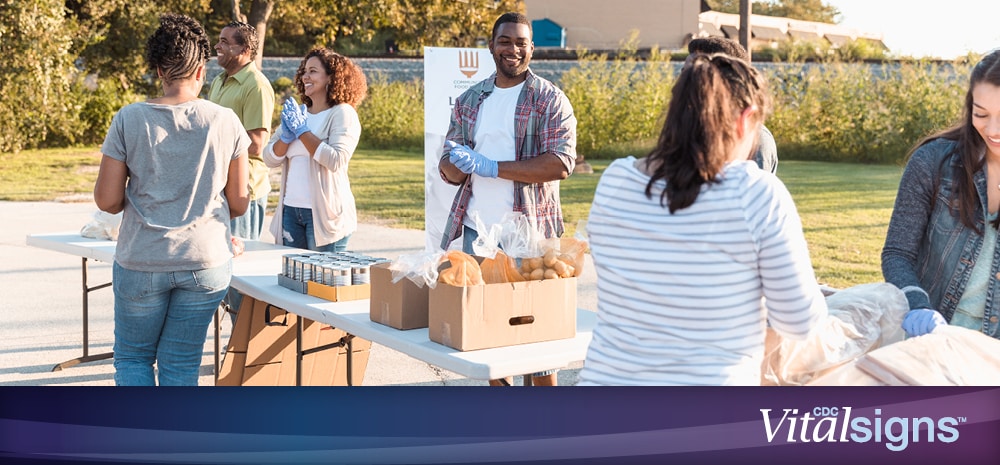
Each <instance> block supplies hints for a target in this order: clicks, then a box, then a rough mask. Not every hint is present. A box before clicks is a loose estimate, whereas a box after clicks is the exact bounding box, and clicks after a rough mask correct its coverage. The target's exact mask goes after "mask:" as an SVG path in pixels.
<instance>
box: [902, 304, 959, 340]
mask: <svg viewBox="0 0 1000 465" xmlns="http://www.w3.org/2000/svg"><path fill="white" fill-rule="evenodd" d="M946 324H948V322H947V321H945V320H944V317H943V316H941V314H940V313H938V312H937V310H932V309H930V308H915V309H913V310H910V311H909V312H906V315H905V316H904V317H903V325H902V326H903V331H906V335H907V336H909V337H917V336H923V335H924V334H927V333H929V332H931V331H934V328H936V327H937V325H946Z"/></svg>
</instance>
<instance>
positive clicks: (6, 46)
mask: <svg viewBox="0 0 1000 465" xmlns="http://www.w3.org/2000/svg"><path fill="white" fill-rule="evenodd" d="M64 6H65V5H64V3H63V2H59V1H55V0H24V1H19V2H5V3H4V6H3V7H0V57H3V58H2V59H0V113H2V114H3V115H4V118H0V152H14V153H17V152H18V151H20V150H21V149H23V148H32V147H37V146H38V144H40V143H41V142H42V141H44V140H45V137H46V135H47V134H48V132H49V130H50V129H51V128H54V127H55V128H58V127H61V126H62V125H64V124H72V119H71V118H67V115H69V114H72V110H71V109H70V108H68V107H70V105H71V103H70V102H69V98H68V97H67V94H68V92H69V87H70V83H69V80H70V76H71V75H72V72H73V62H72V60H73V58H72V56H71V54H70V53H69V52H70V46H71V42H72V34H73V31H72V28H71V27H70V26H69V25H67V22H66V21H65V20H64V18H63V16H64V11H63V9H64Z"/></svg>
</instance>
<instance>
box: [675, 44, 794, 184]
mask: <svg viewBox="0 0 1000 465" xmlns="http://www.w3.org/2000/svg"><path fill="white" fill-rule="evenodd" d="M688 53H709V54H711V53H725V54H726V55H729V56H732V57H736V58H739V59H741V60H743V61H745V62H747V63H750V54H748V53H747V51H746V49H745V48H743V46H742V45H740V43H739V42H737V41H735V40H732V39H726V38H724V37H699V38H696V39H691V41H690V42H688ZM750 159H751V160H753V161H754V162H755V163H757V166H759V167H760V169H762V170H764V171H767V172H770V173H777V172H778V147H777V146H776V145H775V143H774V136H773V135H772V134H771V131H770V130H768V129H767V127H766V126H764V125H763V124H762V125H760V134H759V135H758V138H757V146H756V148H755V149H754V150H753V152H752V153H751V156H750Z"/></svg>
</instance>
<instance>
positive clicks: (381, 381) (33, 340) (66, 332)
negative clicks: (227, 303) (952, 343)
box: [0, 202, 597, 386]
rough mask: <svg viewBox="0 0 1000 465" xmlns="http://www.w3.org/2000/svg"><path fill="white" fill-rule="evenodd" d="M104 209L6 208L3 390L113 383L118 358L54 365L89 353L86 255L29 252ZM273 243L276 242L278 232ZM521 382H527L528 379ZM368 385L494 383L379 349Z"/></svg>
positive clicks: (373, 236)
mask: <svg viewBox="0 0 1000 465" xmlns="http://www.w3.org/2000/svg"><path fill="white" fill-rule="evenodd" d="M96 211H97V207H95V206H94V205H93V203H91V202H79V203H72V202H70V203H62V202H0V224H2V225H3V228H2V229H0V318H2V322H0V385H7V386H14V385H21V386H49V385H64V386H112V385H114V377H113V376H114V367H113V365H112V360H111V359H106V360H101V361H97V362H91V363H86V364H80V365H77V366H74V367H70V368H67V369H64V370H61V371H57V372H53V371H52V368H53V367H54V366H55V365H56V364H58V363H61V362H64V361H67V360H70V359H73V358H76V357H79V356H81V355H82V353H83V352H82V342H83V331H82V301H81V293H82V284H81V281H82V276H81V272H80V264H81V260H80V258H79V257H74V256H70V255H67V254H63V253H59V252H52V251H48V250H43V249H38V248H34V247H29V246H27V245H26V244H25V238H26V237H27V236H28V235H30V234H45V233H59V232H76V231H79V230H80V228H82V227H83V225H85V224H86V223H87V222H88V221H89V220H90V218H91V215H93V213H94V212H96ZM266 229H267V228H266V227H265V230H266ZM264 240H267V241H271V240H272V238H271V236H270V235H266V237H265V238H264ZM425 243H426V242H425V238H424V232H423V231H420V230H412V229H395V228H388V227H384V226H377V225H373V224H362V225H359V228H358V231H357V232H356V233H354V235H353V236H352V237H351V240H350V242H349V244H348V248H349V249H350V250H354V251H359V252H364V253H367V254H369V255H374V256H381V257H386V258H390V259H395V258H396V257H398V256H399V255H401V254H408V253H414V252H418V251H420V250H422V249H423V247H424V244H425ZM88 264H89V267H88V273H89V276H88V281H89V285H90V286H91V287H93V286H95V285H98V284H102V283H106V282H109V281H110V279H111V266H110V264H107V263H100V262H94V261H88ZM578 303H579V306H580V307H581V308H584V309H588V310H594V311H596V309H597V291H596V274H595V272H594V268H593V263H592V262H590V261H589V255H588V263H587V268H586V269H585V271H584V273H583V276H581V278H580V283H579V294H578ZM89 326H90V330H89V347H90V351H89V352H90V354H91V355H94V354H99V353H104V352H110V351H111V349H112V346H113V344H114V320H113V298H112V292H111V289H110V288H107V289H102V290H98V291H95V292H92V293H91V298H90V318H89ZM230 329H231V328H230V326H229V321H228V319H224V322H223V326H222V333H223V334H222V340H223V343H224V342H225V341H227V340H228V338H229V331H230ZM212 349H213V341H212V329H211V328H210V329H209V336H208V340H207V341H206V344H205V351H204V354H205V356H204V358H203V361H202V366H201V378H200V382H199V384H201V385H202V386H210V385H212V384H214V375H213V373H212V365H213V356H212ZM579 368H580V365H579V364H576V365H574V366H570V367H567V369H564V370H561V371H560V372H559V384H560V385H564V386H565V385H573V384H575V383H576V381H577V375H578V373H579ZM519 381H520V380H518V382H519ZM363 385H365V386H388V385H408V386H421V385H449V386H455V385H472V386H485V385H486V382H485V381H480V380H472V379H467V378H463V377H461V376H459V375H457V374H455V373H451V372H448V371H444V370H441V369H439V368H436V367H433V366H431V365H428V364H426V363H423V362H420V361H418V360H416V359H413V358H411V357H409V356H407V355H405V354H402V353H399V352H396V351H394V350H391V349H388V348H386V347H383V346H380V345H377V344H373V345H372V349H371V355H370V359H369V362H368V368H367V370H366V373H365V379H364V383H363Z"/></svg>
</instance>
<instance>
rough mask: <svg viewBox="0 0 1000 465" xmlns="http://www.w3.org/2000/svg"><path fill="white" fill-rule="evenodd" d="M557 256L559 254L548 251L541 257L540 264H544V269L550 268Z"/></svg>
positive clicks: (553, 250)
mask: <svg viewBox="0 0 1000 465" xmlns="http://www.w3.org/2000/svg"><path fill="white" fill-rule="evenodd" d="M558 256H559V252H556V251H555V249H549V250H548V251H547V252H545V255H544V256H543V257H542V263H544V264H545V266H546V267H548V268H552V265H555V263H556V259H557V257H558Z"/></svg>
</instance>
